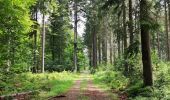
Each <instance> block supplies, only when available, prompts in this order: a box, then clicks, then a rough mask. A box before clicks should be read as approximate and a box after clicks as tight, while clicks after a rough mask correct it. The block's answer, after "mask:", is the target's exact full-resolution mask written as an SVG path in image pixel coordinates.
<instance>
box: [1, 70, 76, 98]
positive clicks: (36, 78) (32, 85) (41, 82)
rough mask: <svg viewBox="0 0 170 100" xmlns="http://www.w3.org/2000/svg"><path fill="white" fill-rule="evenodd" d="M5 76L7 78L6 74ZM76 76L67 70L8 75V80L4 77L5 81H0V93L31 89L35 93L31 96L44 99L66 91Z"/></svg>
mask: <svg viewBox="0 0 170 100" xmlns="http://www.w3.org/2000/svg"><path fill="white" fill-rule="evenodd" d="M14 76H15V77H14ZM5 77H6V78H7V76H5ZM10 77H14V78H10ZM63 77H64V78H63ZM76 78H78V76H77V75H76V74H72V73H69V72H62V73H57V72H55V73H44V74H31V73H23V74H15V75H12V76H8V80H6V79H5V80H6V81H3V82H0V86H1V92H0V93H1V94H0V95H10V94H15V93H22V92H29V91H32V92H33V94H34V93H35V94H34V95H33V96H35V97H37V98H42V99H45V98H49V97H52V96H56V95H60V94H62V93H64V92H66V91H67V90H68V89H69V88H70V87H71V86H72V85H73V83H74V80H75V79H76Z"/></svg>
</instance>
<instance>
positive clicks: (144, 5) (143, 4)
mask: <svg viewBox="0 0 170 100" xmlns="http://www.w3.org/2000/svg"><path fill="white" fill-rule="evenodd" d="M140 13H141V14H140V21H141V22H143V21H147V19H148V18H149V9H148V0H141V1H140ZM140 24H141V42H142V62H143V80H144V85H145V86H152V85H153V77H152V64H151V54H150V34H149V28H148V26H147V25H145V24H143V23H140Z"/></svg>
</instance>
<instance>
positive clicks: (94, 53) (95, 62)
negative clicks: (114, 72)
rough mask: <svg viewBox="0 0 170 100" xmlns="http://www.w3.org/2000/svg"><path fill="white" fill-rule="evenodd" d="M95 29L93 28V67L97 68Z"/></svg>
mask: <svg viewBox="0 0 170 100" xmlns="http://www.w3.org/2000/svg"><path fill="white" fill-rule="evenodd" d="M95 27H96V26H94V28H93V67H94V68H96V67H97V36H96V30H95Z"/></svg>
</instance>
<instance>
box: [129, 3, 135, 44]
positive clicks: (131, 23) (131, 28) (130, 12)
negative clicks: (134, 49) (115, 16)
mask: <svg viewBox="0 0 170 100" xmlns="http://www.w3.org/2000/svg"><path fill="white" fill-rule="evenodd" d="M132 12H133V10H132V0H129V33H130V45H131V44H133V41H134V35H133V13H132Z"/></svg>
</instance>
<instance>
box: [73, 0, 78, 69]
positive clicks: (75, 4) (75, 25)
mask: <svg viewBox="0 0 170 100" xmlns="http://www.w3.org/2000/svg"><path fill="white" fill-rule="evenodd" d="M77 22H78V21H77V0H74V72H77Z"/></svg>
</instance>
